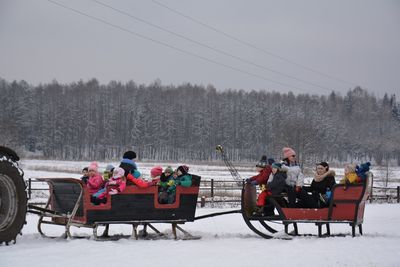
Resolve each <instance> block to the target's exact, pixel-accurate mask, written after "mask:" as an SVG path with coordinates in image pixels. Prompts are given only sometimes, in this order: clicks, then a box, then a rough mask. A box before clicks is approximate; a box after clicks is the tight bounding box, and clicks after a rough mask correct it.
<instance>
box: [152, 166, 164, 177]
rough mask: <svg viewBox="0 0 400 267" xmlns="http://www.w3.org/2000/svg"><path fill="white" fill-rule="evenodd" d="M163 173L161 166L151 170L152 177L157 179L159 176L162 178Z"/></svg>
mask: <svg viewBox="0 0 400 267" xmlns="http://www.w3.org/2000/svg"><path fill="white" fill-rule="evenodd" d="M162 172H163V169H162V167H161V166H156V167H154V168H153V169H151V170H150V175H151V176H152V177H157V176H160V175H161V174H162Z"/></svg>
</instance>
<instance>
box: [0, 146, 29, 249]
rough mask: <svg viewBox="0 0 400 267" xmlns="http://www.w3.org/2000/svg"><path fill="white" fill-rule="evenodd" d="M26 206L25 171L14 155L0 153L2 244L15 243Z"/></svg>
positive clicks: (0, 224)
mask: <svg viewBox="0 0 400 267" xmlns="http://www.w3.org/2000/svg"><path fill="white" fill-rule="evenodd" d="M0 152H1V151H0ZM26 208H27V197H26V191H25V182H24V179H23V173H22V171H20V169H19V168H18V166H17V165H16V162H15V161H13V158H12V157H10V156H9V155H5V154H3V153H0V244H2V243H5V244H6V245H8V244H9V243H10V242H14V243H15V241H16V238H17V235H18V234H19V233H21V229H22V227H23V226H24V224H25V219H26Z"/></svg>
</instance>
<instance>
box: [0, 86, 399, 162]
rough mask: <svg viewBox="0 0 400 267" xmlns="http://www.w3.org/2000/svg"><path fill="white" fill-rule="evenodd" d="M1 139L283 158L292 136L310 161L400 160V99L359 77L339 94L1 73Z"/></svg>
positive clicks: (35, 146)
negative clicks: (358, 83)
mask: <svg viewBox="0 0 400 267" xmlns="http://www.w3.org/2000/svg"><path fill="white" fill-rule="evenodd" d="M0 100H1V107H2V110H1V112H0V127H1V130H0V145H5V146H9V147H11V148H14V149H17V150H19V151H30V152H35V153H37V152H39V153H41V154H43V156H44V157H45V158H49V159H71V160H93V159H96V160H103V159H119V158H120V156H121V155H122V153H123V152H124V151H125V150H127V149H133V150H135V151H136V152H137V154H138V155H139V158H140V159H153V160H173V161H184V160H204V161H212V160H220V157H219V155H217V154H216V151H215V146H216V145H218V144H221V145H223V146H224V147H225V149H226V151H227V152H228V154H229V157H230V158H231V159H232V160H234V161H255V160H258V159H259V158H260V155H262V154H267V155H268V156H269V157H274V158H276V159H279V158H280V157H281V149H282V147H284V146H290V147H292V148H293V149H295V150H296V151H297V154H298V156H299V158H300V159H301V161H302V162H303V163H315V162H317V161H320V160H326V161H330V162H332V161H339V162H343V161H361V160H373V161H375V162H377V163H378V164H382V163H385V162H387V161H388V160H396V162H397V164H399V165H400V145H399V144H400V134H399V133H400V105H399V104H398V103H397V101H396V98H395V96H394V95H391V96H388V95H386V94H385V96H384V97H383V98H378V97H376V96H374V95H373V94H370V93H368V92H367V91H366V90H364V89H362V88H360V87H356V88H354V89H352V90H349V91H348V92H347V94H346V95H344V96H342V95H340V94H338V93H335V92H332V93H331V94H329V95H326V96H325V95H309V94H299V95H294V94H293V93H291V92H289V93H278V92H268V91H242V90H225V91H219V90H216V89H215V88H214V87H213V86H211V85H210V86H207V87H204V86H198V85H192V84H183V85H179V86H173V85H171V86H166V85H162V84H161V83H160V82H159V81H155V82H154V83H152V84H149V85H138V84H136V83H134V82H133V81H131V82H128V83H120V82H116V81H112V82H110V83H108V84H107V85H102V84H99V82H98V81H97V80H96V79H92V80H90V81H87V82H84V81H79V82H74V83H70V84H60V83H58V82H56V81H53V82H52V83H49V84H40V85H37V86H32V85H29V84H28V83H27V82H25V81H19V82H17V81H13V82H7V81H5V80H3V79H0Z"/></svg>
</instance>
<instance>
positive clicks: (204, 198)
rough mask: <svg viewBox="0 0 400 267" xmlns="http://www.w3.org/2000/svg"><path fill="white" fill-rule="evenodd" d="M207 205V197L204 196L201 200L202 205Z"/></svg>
mask: <svg viewBox="0 0 400 267" xmlns="http://www.w3.org/2000/svg"><path fill="white" fill-rule="evenodd" d="M205 206H206V197H205V196H202V197H201V201H200V207H202V208H204V207H205Z"/></svg>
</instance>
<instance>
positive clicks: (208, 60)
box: [47, 0, 306, 92]
mask: <svg viewBox="0 0 400 267" xmlns="http://www.w3.org/2000/svg"><path fill="white" fill-rule="evenodd" d="M47 1H48V2H51V3H53V4H55V5H57V6H60V7H62V8H64V9H67V10H70V11H72V12H74V13H77V14H79V15H82V16H85V17H88V18H90V19H92V20H95V21H98V22H100V23H103V24H106V25H108V26H111V27H113V28H116V29H119V30H121V31H124V32H127V33H129V34H132V35H135V36H138V37H140V38H142V39H145V40H148V41H151V42H153V43H156V44H159V45H163V46H166V47H168V48H171V49H173V50H176V51H179V52H181V53H184V54H187V55H190V56H193V57H196V58H199V59H202V60H204V61H207V62H210V63H213V64H215V65H218V66H222V67H225V68H228V69H231V70H235V71H237V72H240V73H244V74H247V75H249V76H253V77H256V78H259V79H262V80H265V81H269V82H272V83H275V84H279V85H282V86H285V87H289V88H295V89H298V90H300V91H303V92H306V90H304V89H302V88H299V87H297V86H293V85H290V84H287V83H282V82H279V81H275V80H271V79H268V78H266V77H264V76H261V75H258V74H254V73H251V72H248V71H245V70H242V69H240V68H236V67H232V66H230V65H227V64H224V63H221V62H218V61H215V60H212V59H209V58H207V57H203V56H200V55H197V54H194V53H192V52H189V51H186V50H184V49H181V48H179V47H176V46H173V45H170V44H168V43H165V42H162V41H158V40H155V39H153V38H151V37H147V36H145V35H143V34H140V33H137V32H134V31H131V30H129V29H126V28H124V27H121V26H119V25H116V24H113V23H110V22H108V21H106V20H104V19H101V18H98V17H95V16H92V15H90V14H87V13H84V12H82V11H79V10H77V9H74V8H72V7H69V6H65V5H63V4H61V3H59V2H57V1H53V0H47Z"/></svg>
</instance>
